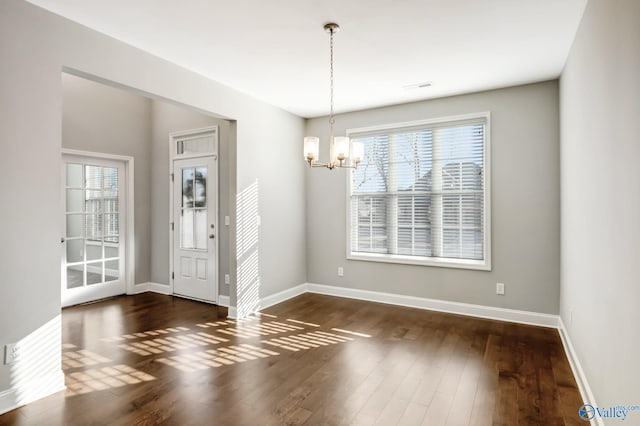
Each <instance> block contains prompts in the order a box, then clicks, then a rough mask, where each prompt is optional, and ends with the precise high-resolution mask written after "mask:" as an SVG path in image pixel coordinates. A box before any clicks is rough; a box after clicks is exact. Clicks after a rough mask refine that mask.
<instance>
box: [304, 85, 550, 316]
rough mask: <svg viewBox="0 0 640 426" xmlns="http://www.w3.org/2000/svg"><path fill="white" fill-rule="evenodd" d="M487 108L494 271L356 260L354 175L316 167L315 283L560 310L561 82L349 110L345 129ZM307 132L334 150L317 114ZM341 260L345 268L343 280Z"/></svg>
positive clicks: (311, 203) (310, 241)
mask: <svg viewBox="0 0 640 426" xmlns="http://www.w3.org/2000/svg"><path fill="white" fill-rule="evenodd" d="M481 111H490V112H491V148H492V153H491V164H492V170H491V179H492V246H493V248H492V260H493V270H492V271H491V272H483V271H472V270H462V269H451V268H438V267H428V266H409V265H397V264H390V263H376V262H365V261H355V260H349V261H347V260H346V247H345V244H346V243H345V236H346V215H345V213H344V212H345V199H346V180H345V179H346V178H345V171H343V170H333V171H331V172H330V171H328V170H324V169H314V170H308V172H307V193H308V194H309V196H308V197H307V223H308V227H307V265H308V272H307V275H308V276H307V278H308V280H309V282H313V283H319V284H329V285H334V286H342V287H352V288H358V289H363V290H373V291H382V292H389V293H397V294H403V295H410V296H418V297H428V298H435V299H442V300H450V301H455V302H465V303H474V304H480V305H487V306H497V307H504V308H511V309H521V310H527V311H535V312H544V313H549V314H557V313H558V303H559V301H558V299H559V277H560V260H559V253H560V240H559V233H560V203H559V173H560V171H559V141H558V137H559V129H558V84H557V81H550V82H544V83H538V84H531V85H526V86H519V87H513V88H508V89H501V90H492V91H488V92H482V93H475V94H470V95H463V96H455V97H450V98H443V99H437V100H432V101H425V102H418V103H411V104H404V105H397V106H391V107H386V108H379V109H372V110H367V111H359V112H354V113H348V114H342V115H339V116H337V117H336V130H337V131H336V134H338V135H340V134H345V131H346V129H350V128H359V127H367V126H373V125H381V124H388V123H398V122H404V121H413V120H421V119H428V118H435V117H444V116H451V115H460V114H467V113H474V112H481ZM307 134H309V135H315V136H319V137H320V138H321V140H322V141H324V143H325V145H324V147H323V148H324V149H325V150H326V149H327V147H326V140H327V138H328V124H327V120H326V118H325V117H323V118H316V119H312V120H308V122H307ZM321 143H322V142H321ZM321 155H322V154H321ZM325 155H326V153H325ZM338 266H343V267H344V277H343V278H340V277H338V276H337V268H338ZM496 282H503V283H505V286H506V294H505V295H504V296H498V295H496V294H495V285H496Z"/></svg>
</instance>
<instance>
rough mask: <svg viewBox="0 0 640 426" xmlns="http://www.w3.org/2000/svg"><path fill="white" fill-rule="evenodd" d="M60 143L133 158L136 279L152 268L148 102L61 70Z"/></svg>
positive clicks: (144, 277) (145, 279) (142, 278)
mask: <svg viewBox="0 0 640 426" xmlns="http://www.w3.org/2000/svg"><path fill="white" fill-rule="evenodd" d="M62 89H63V92H62V94H63V95H62V96H63V99H62V101H63V102H62V147H63V148H71V149H78V150H82V151H91V152H99V153H106V154H117V155H128V156H131V157H133V158H134V163H135V165H134V167H135V170H134V172H135V175H134V184H135V187H134V196H135V200H134V213H135V218H134V222H135V223H134V227H135V236H134V238H135V241H134V245H135V256H136V262H135V282H136V284H139V283H145V282H148V281H149V278H150V274H149V271H150V270H151V245H150V242H151V221H150V220H149V218H150V217H151V208H150V207H151V179H150V177H151V101H150V100H149V99H147V98H145V97H143V96H140V95H139V94H136V93H131V92H127V91H125V90H118V89H114V88H112V87H108V86H105V85H103V84H99V83H95V82H92V81H89V80H86V79H84V78H80V77H76V76H73V75H69V74H66V73H63V74H62Z"/></svg>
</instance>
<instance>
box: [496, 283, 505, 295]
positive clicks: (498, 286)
mask: <svg viewBox="0 0 640 426" xmlns="http://www.w3.org/2000/svg"><path fill="white" fill-rule="evenodd" d="M496 294H501V295H504V283H496Z"/></svg>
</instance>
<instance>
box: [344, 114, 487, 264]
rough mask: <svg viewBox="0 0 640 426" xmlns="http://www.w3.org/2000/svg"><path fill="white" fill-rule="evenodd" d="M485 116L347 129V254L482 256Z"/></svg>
mask: <svg viewBox="0 0 640 426" xmlns="http://www.w3.org/2000/svg"><path fill="white" fill-rule="evenodd" d="M486 127H487V117H486V116H484V115H483V116H480V117H477V118H472V119H464V120H454V121H447V122H438V123H433V122H430V123H425V124H418V125H416V124H412V125H411V126H405V127H395V128H392V129H386V130H380V129H376V130H375V131H361V132H355V133H351V134H350V137H351V139H352V140H354V141H358V142H361V143H362V144H363V145H364V149H365V154H364V157H363V159H362V162H361V163H360V164H359V165H358V168H357V169H355V170H352V173H351V182H350V214H349V216H350V241H351V248H350V249H351V253H352V254H356V255H357V254H376V255H390V256H396V257H402V258H408V259H414V260H418V261H419V260H420V259H449V260H456V259H459V260H466V261H480V262H484V261H485V259H486V257H487V256H486V255H487V253H486V246H487V243H486V241H487V239H486V226H485V225H486V222H485V217H484V214H485V202H486V200H487V196H486V192H485V190H486V188H485V177H486V170H485V168H486V164H485V149H486V131H485V129H486Z"/></svg>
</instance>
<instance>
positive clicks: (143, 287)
mask: <svg viewBox="0 0 640 426" xmlns="http://www.w3.org/2000/svg"><path fill="white" fill-rule="evenodd" d="M147 291H149V283H141V284H134V285H133V286H131V289H129V290H128V291H127V295H131V294H140V293H146V292H147Z"/></svg>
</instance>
